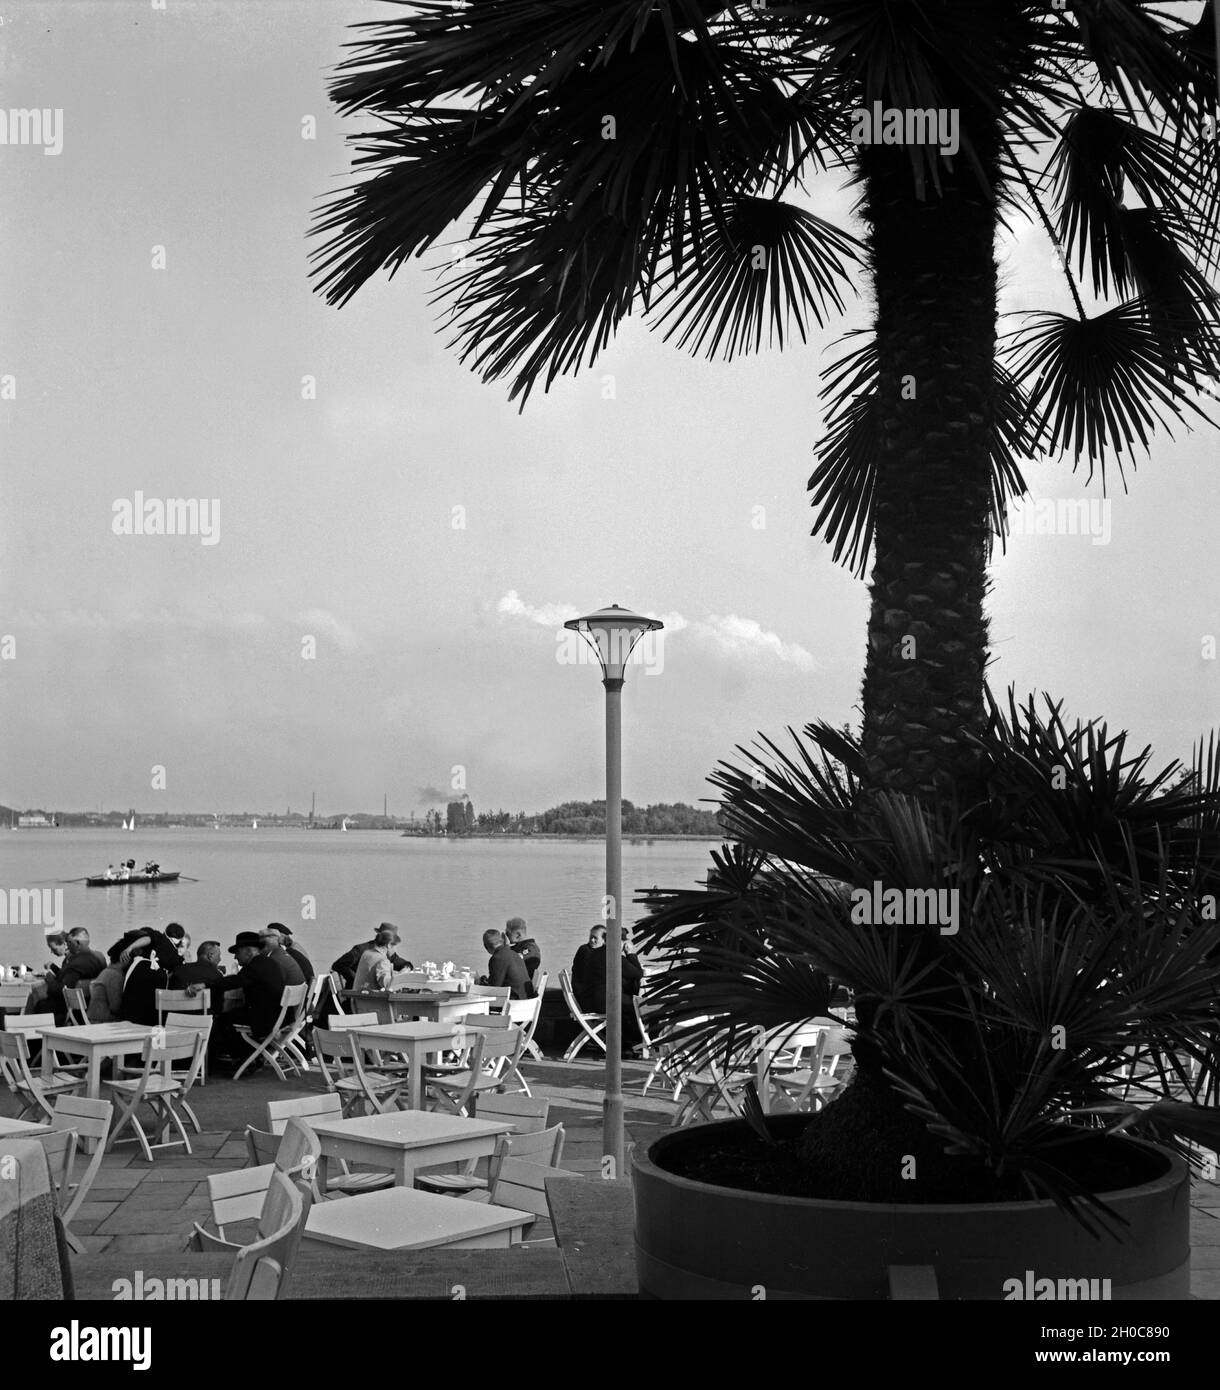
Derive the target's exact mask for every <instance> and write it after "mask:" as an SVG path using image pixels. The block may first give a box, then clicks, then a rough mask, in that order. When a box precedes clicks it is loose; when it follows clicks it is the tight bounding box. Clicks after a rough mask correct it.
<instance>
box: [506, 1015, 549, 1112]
mask: <svg viewBox="0 0 1220 1390" xmlns="http://www.w3.org/2000/svg"><path fill="white" fill-rule="evenodd" d="M504 1013H505V1015H506V1017H507V1018H508V1019H509V1021H510V1022H511V1023H514V1024H516V1025H517V1027H518V1028H520V1029H521V1054H522V1056H524V1054H525V1053H526V1052H528V1051H529V1049H530V1047H531V1046H532V1043H531V1041H530V1040H531V1039H532V1038H533V1036H534V1029H535V1028H537V1027H538V1018H539V1016H540V1015H541V1013H542V996H541V995H539V996H538V997H537V998H536V999H510V1000H509V1001H508V1004H507V1006H506V1007H505V1010H504ZM534 1050H535V1051H537V1049H536V1048H535V1049H534ZM539 1055H541V1054H539ZM518 1061H520V1058H518ZM512 1077H515V1078H516V1080H517V1082H518V1083H519V1085H518V1088H517V1089H518V1090H521V1091H524V1092H525V1094H526V1095H527V1096H532V1095H533V1094H534V1093H533V1091H531V1090H530V1084H529V1082H528V1081H527V1080H526V1079H525V1077H524V1076H523V1075H522V1074H521V1071H520V1069H519V1067H518V1066H516V1065H514V1066H513V1067H512V1068H511V1071H506V1072H505V1073H503V1079H504V1081H505V1083H507V1082H508V1081H509V1080H510V1079H511V1078H512Z"/></svg>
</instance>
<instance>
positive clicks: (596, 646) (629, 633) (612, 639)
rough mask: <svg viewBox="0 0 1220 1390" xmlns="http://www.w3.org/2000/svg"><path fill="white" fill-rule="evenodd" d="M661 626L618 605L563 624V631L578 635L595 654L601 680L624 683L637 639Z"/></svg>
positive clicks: (651, 619) (655, 620)
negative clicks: (567, 629)
mask: <svg viewBox="0 0 1220 1390" xmlns="http://www.w3.org/2000/svg"><path fill="white" fill-rule="evenodd" d="M664 626H665V624H664V623H662V622H661V621H660V619H658V618H645V617H644V616H643V615H642V614H640V613H633V612H631V610H630V609H628V608H620V607H619V606H618V604H617V603H612V604H611V605H610V606H609V608H600V609H598V611H597V612H596V613H589V614H586V616H585V617H583V618H571V619H569V621H568V622H566V623H564V627H566V628H570V629H571V630H572V631H573V632H579V633H580V634H581V636H582V637H583V638H584V639H585V641H586V642H588V644H589V646H590V647H592V648H593V650H594V651H595V652H596V653H597V659H598V661H600V662H601V668H602V678H603V679H604V680H614V681H621V680H622V679H623V674H624V672H625V671H626V669H627V662H628V660H629V658H630V656H631V652H632V649H633V648H634V647H635V644H636V643H637V642H638V641H639V640H640V638H641V637H643V635H644V634H645V633H646V632H655V631H657V630H658V629H659V628H662V627H664Z"/></svg>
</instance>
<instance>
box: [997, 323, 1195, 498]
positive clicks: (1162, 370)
mask: <svg viewBox="0 0 1220 1390" xmlns="http://www.w3.org/2000/svg"><path fill="white" fill-rule="evenodd" d="M1021 317H1023V318H1024V319H1025V320H1026V323H1025V326H1024V327H1022V328H1019V329H1016V330H1014V331H1013V332H1012V333H1010V334H1008V335H1006V342H1005V344H1004V346H1003V348H1002V353H1003V355H1004V357H1005V358H1006V359H1007V365H1008V367H1009V370H1010V371H1011V372H1012V374H1013V376H1014V377H1016V378H1018V379H1020V380H1023V381H1025V380H1030V379H1033V385H1032V386H1031V387H1030V388H1029V407H1028V411H1027V416H1028V418H1029V419H1030V420H1031V421H1032V425H1033V431H1034V434H1035V437H1036V438H1037V440H1038V444H1039V446H1040V447H1041V448H1042V449H1044V450H1046V451H1048V452H1050V451H1057V450H1061V449H1069V448H1070V449H1071V450H1073V452H1074V455H1075V458H1076V459H1077V461H1079V459H1080V457H1081V455H1082V454H1087V456H1088V458H1089V476H1090V478H1091V477H1092V473H1093V465H1094V464H1097V465H1098V466H1099V467H1100V469H1101V475H1102V482H1103V485H1104V483H1105V477H1106V456H1107V454H1108V453H1109V452H1110V451H1114V452H1115V453H1117V454H1119V455H1120V459H1119V467H1120V471H1121V467H1122V460H1121V455H1122V453H1123V451H1124V450H1126V451H1128V452H1130V451H1132V450H1133V449H1134V446H1135V445H1136V444H1137V443H1138V444H1139V445H1140V447H1141V448H1143V449H1144V450H1147V449H1148V447H1149V443H1150V436H1151V434H1152V432H1153V431H1154V430H1155V429H1156V428H1157V427H1158V426H1161V427H1163V428H1165V429H1166V430H1168V422H1169V421H1170V420H1171V419H1173V420H1179V421H1182V420H1185V419H1186V418H1187V412H1188V411H1189V412H1191V413H1193V414H1194V415H1197V416H1198V417H1199V418H1200V419H1202V420H1204V421H1206V422H1207V423H1209V424H1210V423H1212V421H1211V419H1210V417H1209V416H1208V415H1207V414H1206V413H1205V412H1204V411H1203V410H1202V409H1201V408H1200V407H1199V406H1197V405H1196V404H1195V403H1194V402H1193V401H1192V400H1191V399H1190V398H1189V396H1188V395H1187V394H1186V392H1187V390H1188V388H1189V387H1190V385H1191V382H1190V380H1189V378H1190V377H1191V376H1193V377H1194V378H1195V382H1196V383H1197V381H1198V378H1199V377H1201V376H1207V375H1210V374H1212V370H1213V368H1212V364H1213V363H1214V361H1215V360H1216V353H1217V343H1216V340H1215V336H1214V329H1213V327H1212V325H1211V324H1210V323H1209V324H1206V325H1200V324H1199V323H1198V321H1197V320H1196V321H1191V320H1186V319H1183V320H1180V321H1178V322H1177V328H1178V332H1179V334H1180V337H1179V338H1178V339H1176V340H1174V341H1172V342H1171V341H1167V339H1166V336H1165V331H1164V330H1165V324H1164V320H1163V319H1161V318H1160V317H1159V316H1150V314H1149V312H1148V306H1147V305H1146V304H1145V303H1144V301H1142V300H1140V299H1133V300H1130V301H1128V302H1127V303H1124V304H1120V305H1117V306H1116V307H1114V308H1112V309H1108V310H1106V311H1104V312H1103V313H1099V314H1097V315H1094V316H1093V317H1088V316H1085V317H1084V318H1076V317H1073V316H1072V315H1070V314H1062V313H1057V312H1054V311H1049V310H1048V311H1038V312H1027V313H1024V314H1022V315H1021ZM1184 353H1185V354H1188V357H1187V361H1186V362H1185V363H1184V362H1183V354H1184Z"/></svg>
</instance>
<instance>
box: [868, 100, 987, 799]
mask: <svg viewBox="0 0 1220 1390" xmlns="http://www.w3.org/2000/svg"><path fill="white" fill-rule="evenodd" d="M988 120H989V118H987V117H983V118H982V119H981V120H980V118H979V116H978V114H977V113H974V112H972V113H969V115H967V113H966V112H965V111H963V113H962V127H963V129H968V130H969V131H970V134H971V137H972V140H973V141H974V143H975V147H976V149H980V147H981V149H980V153H981V154H982V162H983V165H984V168H987V166H988V164H991V166H992V167H991V168H989V169H988V170H987V172H988V174H989V175H993V174H994V151H995V145H996V140H995V130H994V123H991V124H992V129H991V130H990V132H989V131H988V129H987V125H988ZM861 155H862V158H861V166H862V171H863V173H864V176H865V190H866V196H865V207H864V212H865V216H866V218H867V219H868V221H869V222H870V224H871V230H872V238H871V241H872V252H873V269H874V276H875V287H876V295H877V348H878V354H879V365H880V374H879V398H878V410H879V412H880V416H879V418H880V427H881V462H880V467H879V471H878V476H877V482H876V491H875V494H874V518H875V533H874V564H873V573H872V580H871V584H870V596H871V600H872V606H871V612H870V615H869V623H868V654H867V659H866V663H865V673H864V687H863V694H862V702H863V706H864V727H863V747H864V753H865V757H866V758H867V760H868V767H869V774H870V781H871V783H872V786H873V787H874V788H876V789H878V790H888V791H893V792H904V793H908V794H914V795H919V796H929V795H931V794H932V793H933V792H935V791H936V790H938V789H939V790H944V789H945V788H946V787H947V786H948V785H949V784H951V783H958V782H960V781H961V779H962V778H963V777H964V776H967V775H968V773H969V770H970V767H971V764H972V762H973V758H972V754H971V752H970V749H969V746H968V745H967V744H966V743H965V741H964V739H963V737H962V736H963V734H964V733H966V732H967V731H969V730H977V729H979V728H981V727H982V724H983V721H984V701H983V673H984V668H985V665H986V661H987V618H986V616H985V613H984V607H983V601H984V596H985V594H986V591H987V561H988V558H989V554H990V537H991V524H990V519H989V517H990V499H991V482H990V449H989V439H990V431H991V427H992V411H993V383H994V360H995V342H996V266H995V256H994V239H995V230H996V207H995V202H994V198H993V197H992V196H991V195H990V194H989V193H988V192H987V191H985V190H984V189H982V188H981V187H980V182H979V180H978V177H977V174H976V172H975V170H973V169H972V168H971V167H970V166H969V165H968V164H967V163H966V156H965V152H964V151H960V152H959V153H958V155H957V157H956V159H955V161H954V164H955V167H954V169H953V171H943V172H942V190H941V193H940V195H939V196H938V195H937V193H936V190H935V189H933V188H929V189H928V192H927V197H926V199H925V200H923V201H921V200H919V199H918V198H916V197H915V195H914V192H913V190H912V178H911V170H910V164H909V152H908V151H907V150H906V149H904V148H902V147H900V146H869V147H864V148H862V150H861ZM993 186H994V183H993Z"/></svg>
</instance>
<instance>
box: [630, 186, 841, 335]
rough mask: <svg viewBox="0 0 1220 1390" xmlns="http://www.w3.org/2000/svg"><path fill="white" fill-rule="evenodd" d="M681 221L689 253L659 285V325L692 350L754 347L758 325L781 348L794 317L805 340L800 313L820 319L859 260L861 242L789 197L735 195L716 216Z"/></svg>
mask: <svg viewBox="0 0 1220 1390" xmlns="http://www.w3.org/2000/svg"><path fill="white" fill-rule="evenodd" d="M718 221H720V222H722V224H723V225H719V226H718V225H717V222H718ZM688 230H689V235H688V243H689V251H690V254H688V255H686V256H684V258H683V270H682V271H681V272H680V273H678V274H677V275H674V276H672V277H670V279H669V281H668V282H667V283H666V284H665V285H664V287H663V289H662V297H661V299H660V301H659V303H658V309H659V310H660V312H659V316H658V318H657V321H656V326H657V327H664V326H665V325H668V328H667V331H666V333H665V337H666V338H667V339H669V338H672V337H674V335H675V334H676V335H678V346H679V347H683V348H687V347H689V349H690V351H692V352H700V351H702V350H703V348H704V345H705V344H706V345H707V354H708V356H709V357H712V356H715V355H716V354H717V353H718V352H720V353H722V354H723V356H724V357H725V358H726V359H727V358H732V357H733V356H734V355H735V354H737V353H740V352H749V351H756V350H757V349H758V348H759V347H760V346H761V344H762V340H763V330H764V326H765V327H767V329H768V342H769V343H777V344H778V345H779V346H780V347H782V346H783V342H784V332H785V328H786V327H787V326H788V325H789V324H790V323H792V322H794V323H795V325H796V329H797V332H798V333H799V334H800V337H801V341H802V342H804V341H806V336H807V323H806V321H807V319H812V320H813V322H815V323H816V324H817V325H818V327H821V326H822V325H823V323H824V322H825V319H826V316H827V315H828V313H829V312H830V310H832V309H833V311H834V312H836V313H842V312H843V311H844V309H845V307H846V306H845V303H844V300H843V291H844V290H845V289H849V288H850V289H852V290H853V291H854V289H855V287H854V285H853V284H852V281H851V276H850V270H849V267H850V266H851V265H853V264H859V263H860V262H861V259H862V256H861V253H862V250H863V247H862V245H861V243H860V242H859V241H858V240H857V239H856V238H855V237H854V236H852V235H851V234H850V233H849V232H845V231H843V230H841V229H840V228H838V227H836V226H834V225H833V224H832V223H830V222H827V221H825V220H823V219H822V218H820V217H817V216H815V215H814V214H813V213H811V212H806V211H805V210H804V209H803V208H799V207H797V206H796V205H795V204H792V203H786V202H783V201H781V200H778V199H772V198H761V197H747V196H740V197H738V198H737V199H736V200H735V201H734V202H733V204H732V205H731V207H730V208H729V209H728V210H727V212H726V213H724V214H723V215H722V217H721V218H718V219H714V218H712V217H711V216H710V215H708V216H707V217H705V219H704V222H703V225H702V226H701V227H698V228H695V227H694V226H691V227H690V228H689V229H688ZM661 306H666V307H664V308H663V309H661Z"/></svg>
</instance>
